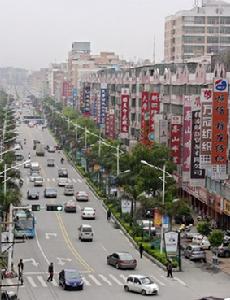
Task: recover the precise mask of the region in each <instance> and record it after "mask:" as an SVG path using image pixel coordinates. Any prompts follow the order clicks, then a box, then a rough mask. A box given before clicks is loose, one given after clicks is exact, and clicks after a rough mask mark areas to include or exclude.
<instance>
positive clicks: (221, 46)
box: [164, 0, 230, 62]
mask: <svg viewBox="0 0 230 300" xmlns="http://www.w3.org/2000/svg"><path fill="white" fill-rule="evenodd" d="M226 49H228V50H230V3H227V2H224V1H221V0H220V1H218V0H202V3H201V4H200V5H198V4H197V1H195V5H194V7H193V8H192V9H191V10H184V11H179V12H177V13H176V14H175V15H172V16H168V17H167V18H166V20H165V37H164V61H165V62H184V61H186V60H187V59H190V58H194V57H198V56H209V55H212V54H217V53H219V52H222V51H223V50H226Z"/></svg>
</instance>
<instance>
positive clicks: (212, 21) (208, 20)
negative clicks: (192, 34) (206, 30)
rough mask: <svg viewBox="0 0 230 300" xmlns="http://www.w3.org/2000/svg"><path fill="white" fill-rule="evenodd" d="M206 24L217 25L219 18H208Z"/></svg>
mask: <svg viewBox="0 0 230 300" xmlns="http://www.w3.org/2000/svg"><path fill="white" fill-rule="evenodd" d="M207 23H208V24H219V17H208V18H207Z"/></svg>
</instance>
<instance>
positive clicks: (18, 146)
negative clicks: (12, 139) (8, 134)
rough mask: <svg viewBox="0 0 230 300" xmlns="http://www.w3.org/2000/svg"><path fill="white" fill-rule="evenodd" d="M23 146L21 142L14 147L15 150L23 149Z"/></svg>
mask: <svg viewBox="0 0 230 300" xmlns="http://www.w3.org/2000/svg"><path fill="white" fill-rule="evenodd" d="M21 149H22V147H21V145H20V144H16V145H15V147H14V150H21Z"/></svg>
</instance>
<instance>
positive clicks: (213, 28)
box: [207, 27, 219, 33]
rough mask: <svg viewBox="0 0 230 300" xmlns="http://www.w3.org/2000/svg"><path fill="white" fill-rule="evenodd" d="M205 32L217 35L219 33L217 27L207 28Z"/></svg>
mask: <svg viewBox="0 0 230 300" xmlns="http://www.w3.org/2000/svg"><path fill="white" fill-rule="evenodd" d="M207 32H208V33H218V32H219V27H208V28H207Z"/></svg>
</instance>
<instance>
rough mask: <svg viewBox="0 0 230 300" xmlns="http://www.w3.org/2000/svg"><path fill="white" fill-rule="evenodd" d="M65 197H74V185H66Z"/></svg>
mask: <svg viewBox="0 0 230 300" xmlns="http://www.w3.org/2000/svg"><path fill="white" fill-rule="evenodd" d="M64 195H67V196H73V195H74V188H73V185H72V184H68V183H67V184H66V185H65V189H64Z"/></svg>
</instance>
